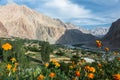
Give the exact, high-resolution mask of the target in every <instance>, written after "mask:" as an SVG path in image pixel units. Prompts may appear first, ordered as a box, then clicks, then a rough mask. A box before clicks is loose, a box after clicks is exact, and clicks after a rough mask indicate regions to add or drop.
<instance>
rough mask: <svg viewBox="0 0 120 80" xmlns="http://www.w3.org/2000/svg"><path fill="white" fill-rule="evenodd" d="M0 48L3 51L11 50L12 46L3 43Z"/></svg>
mask: <svg viewBox="0 0 120 80" xmlns="http://www.w3.org/2000/svg"><path fill="white" fill-rule="evenodd" d="M2 48H3V49H4V50H6V51H7V50H11V49H12V45H11V44H9V43H5V44H3V45H2Z"/></svg>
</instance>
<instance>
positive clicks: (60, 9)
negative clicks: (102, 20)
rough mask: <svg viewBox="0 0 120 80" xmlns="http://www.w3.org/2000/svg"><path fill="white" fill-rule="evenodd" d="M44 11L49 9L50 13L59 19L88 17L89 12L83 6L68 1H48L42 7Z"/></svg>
mask: <svg viewBox="0 0 120 80" xmlns="http://www.w3.org/2000/svg"><path fill="white" fill-rule="evenodd" d="M43 7H44V8H45V9H51V12H50V13H53V14H58V15H59V16H61V17H64V18H65V17H68V18H70V17H73V18H75V17H88V16H90V14H91V11H90V10H88V9H85V8H84V7H83V6H80V5H77V4H73V3H71V2H70V1H69V0H49V1H47V2H46V3H45V4H44V6H43Z"/></svg>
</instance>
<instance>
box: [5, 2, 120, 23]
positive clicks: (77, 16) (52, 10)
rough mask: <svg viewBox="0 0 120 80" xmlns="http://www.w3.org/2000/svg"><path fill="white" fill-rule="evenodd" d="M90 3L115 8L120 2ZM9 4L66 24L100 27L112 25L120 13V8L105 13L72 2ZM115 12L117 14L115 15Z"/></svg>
mask: <svg viewBox="0 0 120 80" xmlns="http://www.w3.org/2000/svg"><path fill="white" fill-rule="evenodd" d="M75 1H77V0H75ZM85 1H87V0H85ZM90 1H91V2H93V3H96V4H99V5H101V6H111V5H112V6H113V5H115V4H118V2H119V1H120V0H109V2H108V0H90ZM90 1H88V2H90ZM7 2H8V3H11V2H15V3H18V4H25V5H27V6H29V7H31V8H32V9H35V10H37V11H39V12H40V13H42V14H45V15H47V16H49V17H52V18H60V19H61V20H62V21H64V22H72V23H74V24H76V25H86V24H87V25H99V24H108V23H112V21H114V20H115V19H116V18H118V15H119V14H118V13H120V11H119V12H118V11H117V10H118V9H119V8H118V9H116V8H114V9H112V8H110V10H109V9H108V10H104V9H103V12H99V11H98V12H95V11H94V9H92V8H89V7H88V8H86V6H87V5H89V4H84V5H82V3H81V4H80V3H73V2H72V0H7ZM95 7H96V6H95ZM119 7H120V6H119ZM100 8H101V7H100ZM108 8H109V7H108ZM115 11H117V12H116V13H114V12H115Z"/></svg>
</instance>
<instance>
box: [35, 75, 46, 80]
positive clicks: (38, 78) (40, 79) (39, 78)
mask: <svg viewBox="0 0 120 80" xmlns="http://www.w3.org/2000/svg"><path fill="white" fill-rule="evenodd" d="M44 78H45V76H44V75H42V74H40V75H39V76H38V77H37V80H43V79H44Z"/></svg>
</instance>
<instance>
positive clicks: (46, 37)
mask: <svg viewBox="0 0 120 80" xmlns="http://www.w3.org/2000/svg"><path fill="white" fill-rule="evenodd" d="M0 21H1V23H2V24H3V25H4V27H5V28H6V30H7V32H8V35H9V36H14V37H20V38H28V39H37V40H41V41H48V42H50V43H53V44H54V43H56V41H59V39H60V38H61V37H62V36H63V35H64V34H65V32H66V30H68V28H69V29H76V27H75V26H74V27H73V28H72V27H70V25H68V24H66V23H64V22H62V21H61V20H60V19H53V18H50V17H48V16H45V15H43V14H41V13H38V12H36V11H35V10H32V9H30V8H28V7H26V6H25V5H20V6H19V5H17V4H15V3H12V4H7V5H5V6H0ZM78 30H79V29H78ZM79 31H80V30H79ZM80 32H81V31H80ZM81 34H84V33H81ZM81 34H77V33H75V36H77V35H81ZM69 36H70V37H72V36H71V35H69ZM88 36H91V35H88ZM80 37H81V38H82V37H83V36H80ZM70 39H72V38H70ZM86 40H87V37H86ZM67 41H68V42H69V39H68V40H67ZM71 41H72V40H71ZM75 41H77V40H75ZM83 41H84V40H83ZM72 42H73V43H76V42H74V40H73V41H72ZM79 42H81V41H79ZM58 43H59V42H58Z"/></svg>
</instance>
